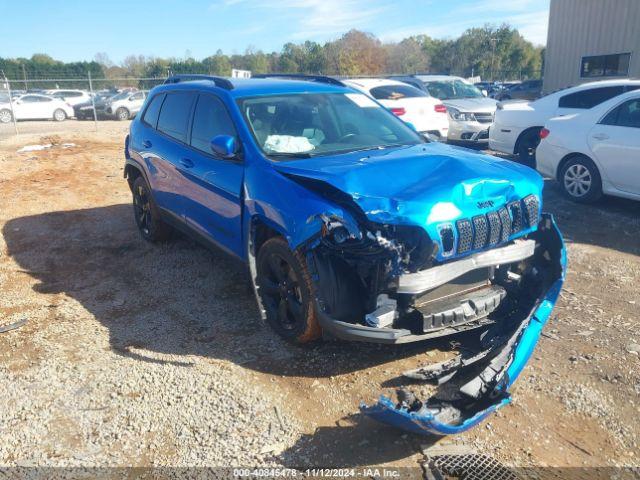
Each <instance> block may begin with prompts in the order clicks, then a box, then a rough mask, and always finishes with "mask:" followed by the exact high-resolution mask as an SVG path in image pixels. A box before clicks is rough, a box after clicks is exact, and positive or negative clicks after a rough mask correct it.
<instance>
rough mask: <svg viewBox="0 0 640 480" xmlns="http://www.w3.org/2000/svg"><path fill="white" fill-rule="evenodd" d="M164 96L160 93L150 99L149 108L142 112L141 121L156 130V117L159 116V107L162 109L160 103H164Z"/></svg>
mask: <svg viewBox="0 0 640 480" xmlns="http://www.w3.org/2000/svg"><path fill="white" fill-rule="evenodd" d="M164 97H165V94H164V93H160V94H158V95H156V96H155V97H153V98H152V99H151V102H149V106H148V107H147V109H146V110H145V112H144V116H143V117H142V121H143V122H144V123H146V124H147V125H149V126H150V127H153V128H156V125H157V124H158V117H159V116H160V107H162V102H163V101H164Z"/></svg>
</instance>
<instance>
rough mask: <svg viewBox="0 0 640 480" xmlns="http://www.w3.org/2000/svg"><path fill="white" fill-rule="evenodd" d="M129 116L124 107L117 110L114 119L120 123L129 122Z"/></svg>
mask: <svg viewBox="0 0 640 480" xmlns="http://www.w3.org/2000/svg"><path fill="white" fill-rule="evenodd" d="M129 117H130V114H129V110H127V109H126V108H124V107H120V108H119V109H118V110H116V118H117V119H118V120H120V121H123V120H129Z"/></svg>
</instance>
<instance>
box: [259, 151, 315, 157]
mask: <svg viewBox="0 0 640 480" xmlns="http://www.w3.org/2000/svg"><path fill="white" fill-rule="evenodd" d="M267 156H268V157H270V158H311V157H312V156H313V155H311V154H310V153H308V152H300V153H292V152H274V153H267Z"/></svg>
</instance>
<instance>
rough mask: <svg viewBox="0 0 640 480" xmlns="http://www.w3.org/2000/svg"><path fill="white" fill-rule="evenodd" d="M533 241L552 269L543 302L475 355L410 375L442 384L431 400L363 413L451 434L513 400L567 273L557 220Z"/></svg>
mask: <svg viewBox="0 0 640 480" xmlns="http://www.w3.org/2000/svg"><path fill="white" fill-rule="evenodd" d="M532 236H534V237H535V240H536V245H537V252H536V259H537V260H536V261H538V262H547V265H546V266H547V268H548V270H547V272H546V275H543V276H544V281H543V283H542V288H541V291H542V293H541V294H540V295H539V297H538V298H537V299H536V300H535V301H534V302H533V303H532V304H531V305H528V308H525V309H524V310H523V311H522V312H514V313H512V314H511V316H510V317H507V318H505V319H503V321H501V322H500V323H496V324H495V325H493V326H492V327H491V328H490V329H488V330H487V331H486V334H484V333H483V334H482V338H483V339H482V342H481V346H476V347H475V350H473V349H469V350H468V351H467V352H466V353H463V354H461V355H459V356H458V357H457V358H455V359H453V360H450V361H448V362H445V363H443V364H441V365H439V366H435V367H434V366H431V367H424V368H422V369H418V370H416V371H413V372H409V375H408V376H410V377H411V378H413V379H416V378H417V379H422V380H425V381H431V382H433V381H437V383H438V385H439V388H438V391H437V392H436V394H435V395H433V396H432V397H430V398H429V399H427V400H425V401H424V402H418V403H414V404H413V405H410V404H407V403H406V402H400V403H398V404H395V403H394V402H393V401H392V400H391V399H390V398H388V397H385V396H382V397H380V399H379V401H378V403H376V404H375V405H372V406H367V405H365V404H362V405H361V407H360V408H361V411H362V413H364V414H365V415H368V416H371V417H372V418H374V419H376V420H378V421H380V422H383V423H386V424H389V425H392V426H395V427H398V428H401V429H403V430H407V431H409V432H413V433H417V434H422V435H432V434H436V435H449V434H455V433H460V432H463V431H465V430H468V429H469V428H471V427H473V426H474V425H476V424H478V423H479V422H481V421H482V420H483V419H484V418H486V417H487V416H488V415H489V414H491V413H492V412H494V411H495V410H497V409H498V408H500V407H502V406H504V405H506V404H508V403H509V402H510V401H511V395H510V394H509V392H508V389H509V387H511V385H513V383H514V382H515V380H516V379H517V377H518V375H519V374H520V372H521V371H522V370H523V368H524V366H525V365H526V363H527V361H528V360H529V358H530V357H531V355H532V353H533V350H534V348H535V345H536V343H537V342H538V339H539V337H540V333H541V331H542V328H543V327H544V325H545V323H546V322H547V320H548V318H549V316H550V314H551V311H552V310H553V307H554V305H555V303H556V301H557V299H558V296H559V294H560V290H561V288H562V284H563V282H564V278H565V272H566V264H567V259H566V251H565V247H564V242H563V240H562V236H561V234H560V232H559V230H558V228H557V226H556V224H555V222H554V220H553V217H552V216H551V215H549V214H543V216H542V221H541V222H540V225H539V228H538V231H537V232H536V233H535V234H533V235H532ZM456 387H457V390H455V389H456Z"/></svg>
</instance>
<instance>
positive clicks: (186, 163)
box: [180, 158, 193, 168]
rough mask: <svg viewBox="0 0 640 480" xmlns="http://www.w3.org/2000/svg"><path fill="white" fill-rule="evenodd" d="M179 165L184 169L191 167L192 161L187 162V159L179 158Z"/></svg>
mask: <svg viewBox="0 0 640 480" xmlns="http://www.w3.org/2000/svg"><path fill="white" fill-rule="evenodd" d="M180 164H181V165H182V166H183V167H185V168H191V167H193V160H189V159H188V158H181V159H180Z"/></svg>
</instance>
